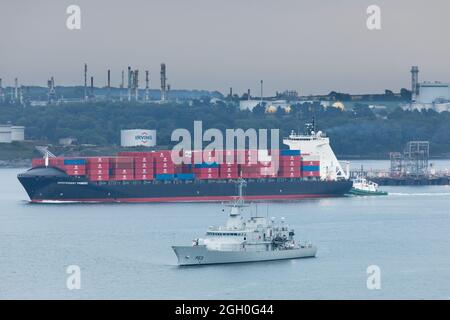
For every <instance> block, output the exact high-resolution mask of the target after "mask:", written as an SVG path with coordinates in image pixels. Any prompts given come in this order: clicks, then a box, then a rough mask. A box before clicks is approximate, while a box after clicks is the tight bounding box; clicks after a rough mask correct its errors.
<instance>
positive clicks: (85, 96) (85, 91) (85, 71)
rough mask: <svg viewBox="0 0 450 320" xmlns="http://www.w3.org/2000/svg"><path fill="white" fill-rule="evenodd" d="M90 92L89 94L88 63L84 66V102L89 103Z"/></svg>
mask: <svg viewBox="0 0 450 320" xmlns="http://www.w3.org/2000/svg"><path fill="white" fill-rule="evenodd" d="M87 99H88V92H87V63H85V64H84V100H85V101H87Z"/></svg>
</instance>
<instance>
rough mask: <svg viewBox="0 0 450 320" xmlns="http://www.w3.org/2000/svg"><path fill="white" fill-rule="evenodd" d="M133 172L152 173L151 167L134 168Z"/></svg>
mask: <svg viewBox="0 0 450 320" xmlns="http://www.w3.org/2000/svg"><path fill="white" fill-rule="evenodd" d="M134 174H153V169H145V168H142V169H135V170H134Z"/></svg>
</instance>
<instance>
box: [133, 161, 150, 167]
mask: <svg viewBox="0 0 450 320" xmlns="http://www.w3.org/2000/svg"><path fill="white" fill-rule="evenodd" d="M134 167H135V168H136V169H152V168H153V162H138V163H135V164H134Z"/></svg>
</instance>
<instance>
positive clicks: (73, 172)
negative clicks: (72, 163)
mask: <svg viewBox="0 0 450 320" xmlns="http://www.w3.org/2000/svg"><path fill="white" fill-rule="evenodd" d="M66 173H67V174H68V175H69V176H84V175H86V170H85V169H67V170H66Z"/></svg>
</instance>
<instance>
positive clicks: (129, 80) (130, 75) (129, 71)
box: [128, 66, 133, 101]
mask: <svg viewBox="0 0 450 320" xmlns="http://www.w3.org/2000/svg"><path fill="white" fill-rule="evenodd" d="M132 72H133V71H131V67H130V66H128V101H131V77H132Z"/></svg>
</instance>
